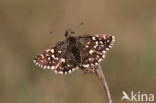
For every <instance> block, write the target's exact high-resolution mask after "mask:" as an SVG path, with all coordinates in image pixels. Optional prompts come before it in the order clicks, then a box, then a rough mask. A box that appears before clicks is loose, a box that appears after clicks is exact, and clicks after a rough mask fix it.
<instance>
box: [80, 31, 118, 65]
mask: <svg viewBox="0 0 156 103" xmlns="http://www.w3.org/2000/svg"><path fill="white" fill-rule="evenodd" d="M78 41H79V44H80V47H81V48H82V49H81V52H82V53H81V57H82V65H81V67H82V68H91V67H93V66H95V65H98V64H99V62H101V61H102V60H103V59H104V57H105V54H106V52H107V51H108V50H109V49H110V48H111V47H112V45H113V43H114V41H115V37H114V36H110V35H104V34H95V35H86V36H79V37H78Z"/></svg>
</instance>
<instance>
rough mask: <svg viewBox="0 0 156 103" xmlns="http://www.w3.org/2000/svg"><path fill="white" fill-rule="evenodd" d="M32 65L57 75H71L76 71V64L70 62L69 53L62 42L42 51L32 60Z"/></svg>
mask: <svg viewBox="0 0 156 103" xmlns="http://www.w3.org/2000/svg"><path fill="white" fill-rule="evenodd" d="M65 58H66V59H65ZM34 63H35V64H36V65H38V66H39V67H40V68H43V69H46V68H47V69H52V70H54V71H55V73H59V74H67V73H71V72H72V71H74V70H75V69H77V64H76V63H75V62H74V61H73V60H72V58H71V53H69V51H68V50H67V49H66V44H65V43H64V41H61V42H59V43H58V44H56V45H55V46H54V47H51V48H49V49H47V50H44V51H43V52H42V53H41V54H39V55H38V56H37V57H36V58H35V59H34Z"/></svg>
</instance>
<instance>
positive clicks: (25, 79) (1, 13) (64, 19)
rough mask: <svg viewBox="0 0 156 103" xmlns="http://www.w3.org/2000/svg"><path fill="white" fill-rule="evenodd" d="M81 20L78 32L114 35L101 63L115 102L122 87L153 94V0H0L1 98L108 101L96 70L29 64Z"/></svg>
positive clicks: (15, 101) (28, 102)
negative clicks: (62, 72)
mask: <svg viewBox="0 0 156 103" xmlns="http://www.w3.org/2000/svg"><path fill="white" fill-rule="evenodd" d="M81 22H84V23H85V25H84V26H83V27H81V28H79V29H76V30H75V32H76V33H77V35H82V34H87V33H89V34H90V33H106V34H112V35H114V36H115V37H116V42H115V45H114V46H113V48H112V49H111V50H110V51H109V52H108V53H107V56H106V58H105V60H103V61H102V63H101V65H102V67H103V71H104V73H105V76H106V79H107V82H108V84H109V87H110V91H111V94H112V98H113V101H114V103H120V102H121V101H120V99H121V97H122V91H123V90H124V91H126V92H127V93H130V91H132V90H134V91H135V92H137V91H140V92H141V93H153V94H156V80H155V79H156V1H155V0H116V1H115V0H64V1H63V0H42V1H41V0H40V1H38V0H0V103H107V99H106V95H105V91H104V89H103V88H102V86H101V84H100V81H99V80H98V78H97V77H96V75H94V74H88V75H83V72H82V71H81V70H77V71H75V72H73V73H72V74H70V75H66V76H62V75H56V74H55V73H54V72H53V71H51V70H43V69H40V68H38V67H37V66H35V65H34V64H33V58H34V57H35V56H36V55H37V54H38V53H40V52H41V51H42V50H44V49H47V48H48V47H50V46H51V45H53V44H55V43H56V42H58V41H60V40H63V39H65V37H64V30H65V29H66V28H67V27H71V28H73V29H75V28H76V26H77V25H78V24H80V23H81ZM50 31H53V32H54V33H53V34H49V32H50ZM124 103H126V101H124ZM128 103H129V102H128ZM130 103H131V102H130Z"/></svg>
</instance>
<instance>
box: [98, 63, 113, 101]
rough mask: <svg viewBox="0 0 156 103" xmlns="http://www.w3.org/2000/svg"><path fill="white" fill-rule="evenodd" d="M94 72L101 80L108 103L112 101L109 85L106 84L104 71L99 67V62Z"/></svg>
mask: <svg viewBox="0 0 156 103" xmlns="http://www.w3.org/2000/svg"><path fill="white" fill-rule="evenodd" d="M96 74H97V76H98V77H99V79H100V80H101V82H102V85H103V87H104V89H105V90H106V94H107V98H108V103H112V99H111V95H110V91H109V87H108V85H107V81H106V79H105V76H104V73H103V71H102V68H101V65H100V64H99V66H98V69H97V70H96Z"/></svg>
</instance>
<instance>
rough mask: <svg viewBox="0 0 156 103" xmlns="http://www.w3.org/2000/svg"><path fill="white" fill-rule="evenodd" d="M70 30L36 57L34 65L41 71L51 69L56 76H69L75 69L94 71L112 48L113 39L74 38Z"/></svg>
mask: <svg viewBox="0 0 156 103" xmlns="http://www.w3.org/2000/svg"><path fill="white" fill-rule="evenodd" d="M74 34H75V33H74V32H73V31H72V30H71V29H67V30H66V32H65V37H66V39H65V40H64V41H60V42H58V43H56V44H55V45H54V46H52V47H50V48H48V49H46V50H44V51H43V52H42V53H41V54H39V55H38V56H36V58H35V59H34V63H35V64H36V65H37V66H39V67H40V68H43V69H52V70H54V72H55V73H57V74H69V73H71V72H73V71H74V70H76V69H81V70H87V71H88V70H89V71H94V67H95V66H97V65H99V63H100V62H101V61H102V60H103V59H104V58H105V55H106V53H107V51H109V49H110V48H112V46H113V44H114V42H115V37H114V36H111V35H104V34H88V35H83V36H74Z"/></svg>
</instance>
